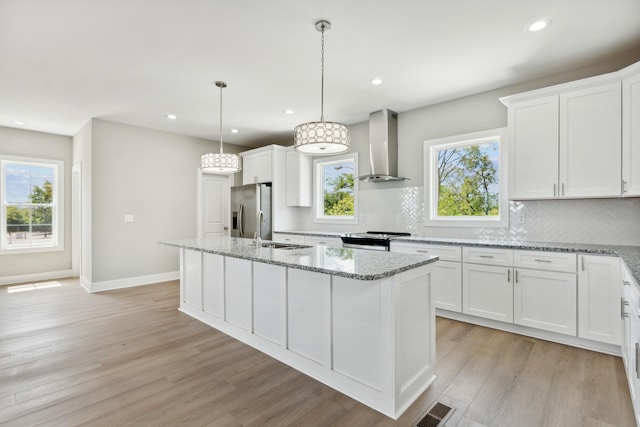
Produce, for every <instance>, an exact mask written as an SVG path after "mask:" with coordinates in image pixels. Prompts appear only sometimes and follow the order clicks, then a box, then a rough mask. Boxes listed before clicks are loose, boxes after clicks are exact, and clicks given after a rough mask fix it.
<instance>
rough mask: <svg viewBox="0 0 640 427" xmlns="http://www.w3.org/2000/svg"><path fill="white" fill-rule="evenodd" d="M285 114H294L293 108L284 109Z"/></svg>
mask: <svg viewBox="0 0 640 427" xmlns="http://www.w3.org/2000/svg"><path fill="white" fill-rule="evenodd" d="M284 113H285V114H293V110H292V109H291V108H287V109H286V110H284Z"/></svg>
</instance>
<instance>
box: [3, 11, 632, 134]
mask: <svg viewBox="0 0 640 427" xmlns="http://www.w3.org/2000/svg"><path fill="white" fill-rule="evenodd" d="M541 17H548V18H550V19H551V20H552V21H553V23H552V25H551V26H550V27H549V28H548V29H547V30H544V31H542V32H540V33H529V32H525V31H524V28H525V27H526V26H527V25H528V24H529V23H531V22H532V21H534V20H536V19H538V18H541ZM319 18H324V19H328V20H329V21H331V23H332V25H333V28H332V29H331V30H330V31H328V32H327V33H326V36H325V40H326V54H325V55H326V60H325V65H326V79H325V82H326V84H325V119H326V120H331V121H341V122H343V123H346V124H353V123H358V122H362V121H365V120H367V119H368V114H369V112H372V111H376V110H379V109H381V108H390V109H392V110H395V111H397V112H403V111H407V110H410V109H414V108H417V107H421V106H425V105H429V104H433V103H437V102H441V101H444V100H448V99H453V98H458V97H461V96H465V95H470V94H473V93H478V92H482V91H485V90H490V89H494V88H498V87H503V86H506V85H509V84H514V83H518V82H522V81H526V80H531V79H534V78H538V77H542V76H545V75H550V74H555V73H558V72H561V71H564V70H570V69H574V68H578V67H581V66H585V65H589V64H592V63H598V62H602V61H605V60H607V59H610V58H614V57H619V56H622V55H626V54H629V53H632V52H634V50H635V52H638V50H639V49H640V1H639V0H384V1H383V0H208V1H206V0H182V1H176V0H110V1H105V0H55V1H54V0H0V126H8V127H18V126H17V125H16V124H15V121H22V122H25V125H23V126H20V127H22V128H25V129H32V130H37V131H43V132H50V133H57V134H63V135H74V134H75V133H77V132H78V130H80V128H81V127H82V126H84V125H85V124H86V123H87V122H88V121H89V119H90V118H92V117H97V118H101V119H105V120H110V121H116V122H121V123H128V124H133V125H138V126H143V127H147V128H152V129H158V130H163V131H168V132H173V133H178V134H183V135H191V136H197V137H202V138H208V139H214V140H217V139H218V120H219V116H218V114H219V112H218V102H219V96H218V89H217V88H216V87H215V86H214V84H213V82H214V81H215V80H224V81H226V82H227V84H228V87H227V89H225V90H224V114H223V118H224V126H223V130H224V141H225V142H229V143H234V144H241V145H247V146H258V145H264V144H266V143H271V142H274V141H278V140H279V141H278V142H282V141H285V142H286V141H288V140H289V139H290V138H291V135H292V129H293V128H294V127H295V126H296V125H297V124H300V123H302V122H306V121H312V120H317V119H319V117H320V33H319V32H317V31H316V30H315V27H314V22H315V21H316V20H317V19H319ZM374 77H381V78H382V79H383V80H384V83H383V84H382V85H380V86H372V85H371V84H370V81H371V79H372V78H374ZM286 108H291V109H293V110H294V111H295V114H294V115H285V114H284V113H283V110H285V109H286ZM167 113H173V114H176V115H177V116H178V119H177V120H173V121H171V120H168V119H167V118H166V117H165V116H166V114H167ZM231 128H237V129H239V130H240V133H239V134H237V135H232V134H230V133H229V130H230V129H231Z"/></svg>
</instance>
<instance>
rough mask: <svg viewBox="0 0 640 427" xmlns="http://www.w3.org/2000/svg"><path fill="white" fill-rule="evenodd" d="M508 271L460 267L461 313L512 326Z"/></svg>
mask: <svg viewBox="0 0 640 427" xmlns="http://www.w3.org/2000/svg"><path fill="white" fill-rule="evenodd" d="M511 276H512V269H511V268H510V267H501V266H494V265H482V264H468V263H464V264H463V265H462V312H463V313H464V314H470V315H472V316H478V317H484V318H486V319H493V320H498V321H501V322H509V323H512V322H513V285H512V283H511V281H512V277H511Z"/></svg>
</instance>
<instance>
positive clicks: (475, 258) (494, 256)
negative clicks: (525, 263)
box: [462, 246, 513, 267]
mask: <svg viewBox="0 0 640 427" xmlns="http://www.w3.org/2000/svg"><path fill="white" fill-rule="evenodd" d="M462 260H463V261H464V262H468V263H473V264H486V265H501V266H505V267H511V266H512V265H513V250H511V249H493V248H476V247H469V246H464V247H463V248H462Z"/></svg>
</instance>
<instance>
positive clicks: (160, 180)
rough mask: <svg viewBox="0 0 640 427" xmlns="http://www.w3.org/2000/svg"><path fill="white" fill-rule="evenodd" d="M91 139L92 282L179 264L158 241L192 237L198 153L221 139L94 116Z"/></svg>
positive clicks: (229, 147) (155, 271)
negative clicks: (131, 219)
mask: <svg viewBox="0 0 640 427" xmlns="http://www.w3.org/2000/svg"><path fill="white" fill-rule="evenodd" d="M91 140H92V141H91V150H92V154H91V159H92V160H91V162H92V166H91V178H92V188H91V192H92V206H91V211H92V244H91V247H92V254H91V257H92V282H94V283H96V282H104V281H111V280H118V279H126V278H131V277H139V276H147V275H153V274H159V273H166V272H174V271H177V270H179V258H178V256H177V255H178V252H177V251H176V250H175V249H174V248H169V247H165V246H162V245H158V244H157V242H158V241H161V240H175V239H181V238H187V237H195V236H196V229H197V224H196V204H197V194H196V193H197V169H198V167H199V166H200V155H201V154H203V153H206V152H209V151H211V150H218V149H219V144H218V143H217V142H212V141H208V140H204V139H199V138H193V137H188V136H182V135H176V134H171V133H167V132H160V131H154V130H150V129H145V128H140V127H135V126H130V125H124V124H119V123H113V122H107V121H103V120H97V119H94V120H93V123H92V137H91ZM225 151H227V152H239V151H240V147H237V146H233V145H230V144H225ZM125 214H132V215H134V222H132V223H125V222H124V215H125Z"/></svg>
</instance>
